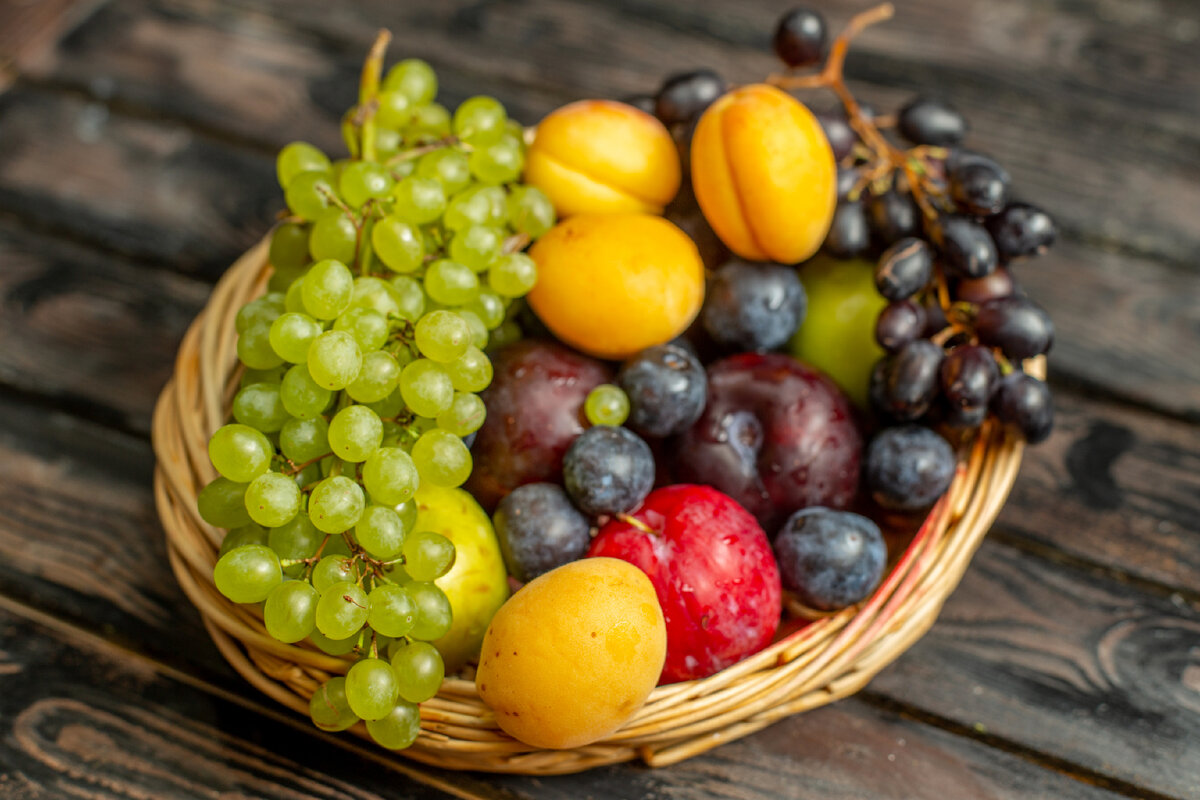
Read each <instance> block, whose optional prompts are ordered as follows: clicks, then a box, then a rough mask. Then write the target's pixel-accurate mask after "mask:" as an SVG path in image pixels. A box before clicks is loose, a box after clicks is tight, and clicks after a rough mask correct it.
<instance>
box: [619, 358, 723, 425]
mask: <svg viewBox="0 0 1200 800" xmlns="http://www.w3.org/2000/svg"><path fill="white" fill-rule="evenodd" d="M617 384H618V385H619V386H620V387H621V388H622V389H623V390H624V391H625V394H626V395H628V397H629V419H628V421H627V422H626V424H627V425H628V426H629V427H630V428H633V429H634V430H635V431H637V432H638V433H640V434H642V435H643V436H653V437H663V436H671V435H672V434H676V433H683V432H684V431H685V430H687V429H688V428H690V427H691V426H692V423H694V422H695V421H696V420H698V419H699V418H700V415H701V414H702V413H703V412H704V403H705V400H706V399H707V397H708V376H707V375H706V374H705V373H704V367H702V366H700V362H699V361H698V360H696V356H695V354H694V353H692V352H691V351H690V350H686V349H684V348H683V347H679V346H677V345H674V344H663V345H658V346H657V347H650V348H647V349H646V350H643V351H642V352H640V353H638V354H637V355H635V356H634V357H633V358H631V359H629V360H628V361H626V362H625V365H624V366H623V367H621V371H620V372H619V373H617Z"/></svg>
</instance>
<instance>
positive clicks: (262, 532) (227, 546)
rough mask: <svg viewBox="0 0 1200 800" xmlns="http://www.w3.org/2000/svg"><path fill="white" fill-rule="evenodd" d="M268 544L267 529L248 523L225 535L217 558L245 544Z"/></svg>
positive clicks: (254, 523)
mask: <svg viewBox="0 0 1200 800" xmlns="http://www.w3.org/2000/svg"><path fill="white" fill-rule="evenodd" d="M217 480H224V478H218V479H217ZM266 543H267V529H266V528H264V527H263V526H262V525H259V524H258V523H256V522H248V523H246V524H245V525H238V526H237V527H235V528H233V529H232V530H231V531H229V533H227V534H225V538H224V539H222V540H221V549H220V550H218V551H217V557H218V558H220V557H221V556H223V555H225V554H226V553H228V552H229V551H230V550H232V549H234V548H235V547H241V546H242V545H245V544H266Z"/></svg>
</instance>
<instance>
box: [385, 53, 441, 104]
mask: <svg viewBox="0 0 1200 800" xmlns="http://www.w3.org/2000/svg"><path fill="white" fill-rule="evenodd" d="M437 89H438V84H437V75H436V74H435V73H434V71H433V67H431V66H429V64H427V63H426V62H424V61H422V60H421V59H419V58H406V59H404V60H403V61H401V62H400V63H399V64H397V65H396V66H394V67H392V68H391V69H389V70H388V73H387V76H386V77H385V78H384V79H383V90H384V91H385V92H399V93H400V94H402V95H404V96H405V97H407V98H408V99H409V101H411V103H412V104H413V105H414V106H419V105H424V104H425V103H429V102H432V100H433V98H435V97H437Z"/></svg>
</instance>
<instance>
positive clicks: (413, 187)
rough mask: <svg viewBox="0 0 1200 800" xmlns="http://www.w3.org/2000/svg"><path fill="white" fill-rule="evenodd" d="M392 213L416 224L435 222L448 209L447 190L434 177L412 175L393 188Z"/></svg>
mask: <svg viewBox="0 0 1200 800" xmlns="http://www.w3.org/2000/svg"><path fill="white" fill-rule="evenodd" d="M392 197H393V198H395V201H396V204H395V206H394V207H393V208H392V214H393V215H395V216H397V217H399V218H400V219H402V220H404V221H405V222H411V223H414V224H416V225H424V224H426V223H428V222H433V221H434V220H436V219H437V218H438V217H440V216H441V215H442V212H443V211H445V209H446V191H445V189H443V188H442V184H441V183H439V182H438V181H436V180H434V179H432V178H419V177H417V176H415V175H410V176H408V177H407V178H405V179H404V180H402V181H400V182H399V183H397V184H396V187H395V188H394V189H393V190H392Z"/></svg>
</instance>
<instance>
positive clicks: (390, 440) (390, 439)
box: [379, 419, 404, 447]
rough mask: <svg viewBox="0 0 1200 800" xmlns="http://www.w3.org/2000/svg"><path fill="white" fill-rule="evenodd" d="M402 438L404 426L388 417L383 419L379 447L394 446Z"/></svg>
mask: <svg viewBox="0 0 1200 800" xmlns="http://www.w3.org/2000/svg"><path fill="white" fill-rule="evenodd" d="M403 438H404V426H402V425H400V424H399V423H397V422H393V421H392V420H390V419H385V420H384V421H383V441H382V442H380V443H379V446H380V447H396V446H397V445H399V444H400V440H401V439H403Z"/></svg>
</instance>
